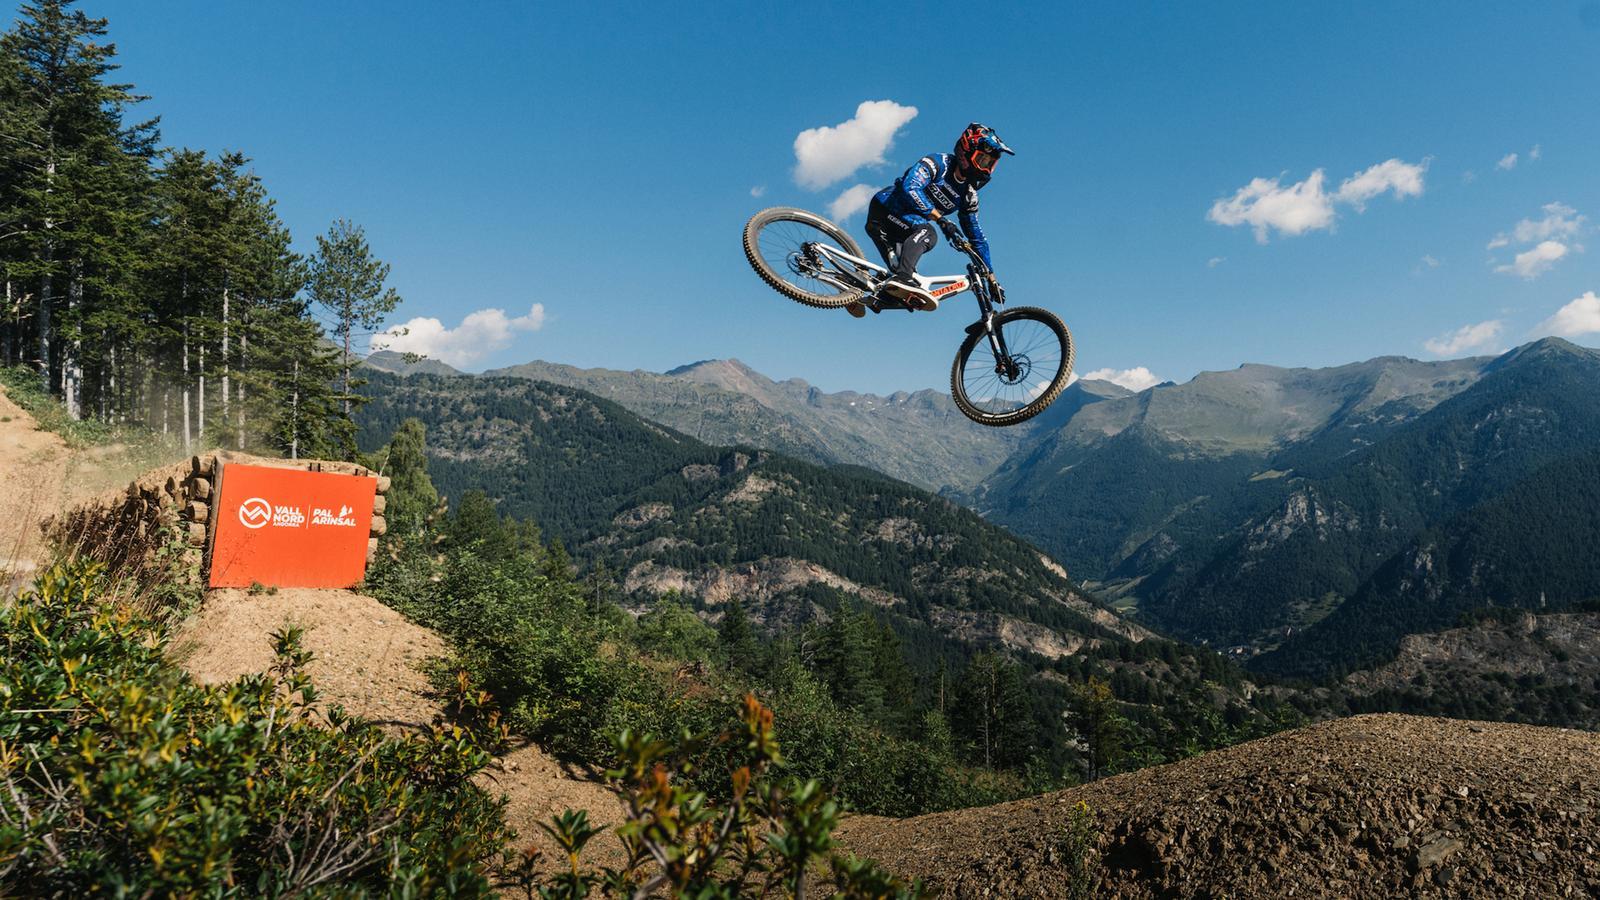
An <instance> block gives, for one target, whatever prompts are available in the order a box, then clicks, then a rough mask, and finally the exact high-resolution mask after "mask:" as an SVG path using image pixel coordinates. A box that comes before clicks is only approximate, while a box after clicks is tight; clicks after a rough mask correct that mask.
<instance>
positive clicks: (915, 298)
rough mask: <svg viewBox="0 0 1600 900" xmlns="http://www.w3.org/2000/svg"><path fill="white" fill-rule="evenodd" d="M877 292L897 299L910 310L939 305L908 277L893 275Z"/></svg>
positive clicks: (925, 290)
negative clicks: (903, 302) (879, 291)
mask: <svg viewBox="0 0 1600 900" xmlns="http://www.w3.org/2000/svg"><path fill="white" fill-rule="evenodd" d="M879 290H881V291H883V292H884V293H885V294H888V295H889V296H891V297H899V298H900V299H901V300H903V301H905V304H906V305H907V306H909V307H911V308H912V309H932V308H933V307H935V306H938V305H939V301H937V300H935V299H933V295H932V294H930V293H928V291H927V289H925V288H924V287H923V286H922V285H920V284H917V282H916V281H915V280H914V279H913V278H912V277H911V276H910V275H898V274H897V275H894V276H892V277H890V279H889V280H888V281H885V282H884V283H883V287H881V288H879Z"/></svg>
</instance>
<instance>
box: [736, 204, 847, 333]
mask: <svg viewBox="0 0 1600 900" xmlns="http://www.w3.org/2000/svg"><path fill="white" fill-rule="evenodd" d="M818 243H828V244H832V245H833V246H835V247H837V248H838V249H840V250H843V251H844V252H846V253H848V254H850V255H851V256H860V255H861V248H860V247H858V246H856V242H855V241H853V240H851V239H850V235H848V234H845V233H844V230H843V229H841V228H840V227H839V226H837V225H835V224H833V223H832V222H830V221H828V220H827V219H824V218H823V217H821V216H819V215H817V214H815V213H809V212H806V211H805V210H803V209H790V208H788V207H782V206H778V207H773V208H772V209H763V210H762V211H761V212H758V213H756V214H755V215H754V216H751V217H750V221H749V222H747V223H745V226H744V255H745V258H746V259H748V260H750V265H751V267H752V268H754V269H755V270H756V274H757V275H760V276H761V280H762V281H765V282H766V283H767V284H769V285H771V286H772V287H773V288H774V289H776V290H777V292H778V293H780V294H782V295H784V296H785V297H788V298H789V299H790V300H795V301H798V302H800V303H804V304H805V305H807V306H816V307H819V308H821V309H838V308H839V307H841V306H844V305H845V304H846V303H849V302H850V301H852V300H859V299H861V295H862V292H861V291H859V290H855V289H853V288H842V287H839V286H838V285H835V284H830V283H828V282H826V281H823V280H821V279H820V278H818V277H817V276H818V275H821V274H823V273H824V272H825V268H826V264H825V263H824V262H823V260H822V259H821V258H820V257H819V256H818V255H817V254H815V253H814V252H808V247H809V245H813V244H818Z"/></svg>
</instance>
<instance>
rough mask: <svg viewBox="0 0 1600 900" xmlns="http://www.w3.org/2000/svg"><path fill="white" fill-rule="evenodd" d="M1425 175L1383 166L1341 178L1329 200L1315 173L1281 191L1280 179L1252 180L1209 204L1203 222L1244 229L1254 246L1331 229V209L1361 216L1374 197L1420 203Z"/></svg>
mask: <svg viewBox="0 0 1600 900" xmlns="http://www.w3.org/2000/svg"><path fill="white" fill-rule="evenodd" d="M1427 169H1428V161H1427V160H1423V161H1422V162H1420V163H1408V162H1402V161H1400V160H1398V159H1389V160H1385V161H1383V162H1381V163H1378V164H1377V165H1375V166H1371V167H1370V168H1367V169H1365V170H1363V171H1360V172H1357V173H1356V174H1354V175H1352V176H1350V177H1349V178H1346V179H1345V180H1344V181H1343V182H1342V183H1341V184H1340V185H1339V189H1338V190H1337V191H1334V192H1333V193H1331V194H1330V193H1328V192H1327V191H1325V190H1323V183H1324V181H1325V180H1326V175H1325V173H1324V172H1323V170H1321V169H1318V170H1316V171H1315V172H1312V173H1311V175H1310V177H1308V178H1306V180H1304V181H1297V182H1295V183H1294V184H1291V185H1289V186H1288V187H1284V186H1283V184H1282V176H1281V175H1280V176H1279V177H1277V178H1254V179H1251V181H1250V183H1249V184H1247V185H1245V186H1244V187H1242V188H1240V189H1239V190H1238V191H1236V192H1235V193H1234V195H1233V196H1232V197H1227V198H1224V199H1220V200H1217V201H1216V202H1215V203H1213V204H1211V209H1210V211H1209V212H1207V213H1206V218H1207V219H1210V220H1211V221H1213V222H1216V223H1217V224H1218V225H1229V226H1233V225H1249V226H1250V227H1251V229H1252V230H1254V232H1255V236H1256V240H1257V241H1258V242H1260V243H1263V244H1265V243H1266V242H1267V238H1268V236H1269V235H1270V234H1271V232H1272V231H1273V230H1276V231H1277V232H1278V233H1279V234H1283V235H1291V236H1293V235H1299V234H1305V233H1306V232H1308V231H1320V230H1322V229H1325V228H1332V227H1333V223H1334V220H1335V219H1336V218H1337V216H1336V214H1335V210H1334V206H1335V204H1345V205H1348V206H1351V207H1353V208H1354V209H1355V211H1356V212H1362V211H1364V210H1365V209H1366V204H1367V201H1368V200H1371V199H1373V198H1374V197H1377V196H1379V195H1380V194H1384V193H1393V194H1394V195H1395V197H1397V198H1401V199H1403V198H1405V197H1420V196H1421V195H1422V190H1423V176H1424V174H1425V173H1426V172H1427Z"/></svg>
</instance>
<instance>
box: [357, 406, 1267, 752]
mask: <svg viewBox="0 0 1600 900" xmlns="http://www.w3.org/2000/svg"><path fill="white" fill-rule="evenodd" d="M365 391H366V392H367V394H368V395H369V396H370V397H371V398H372V399H371V402H370V403H368V404H366V405H365V406H364V408H363V410H362V412H361V414H360V417H361V421H362V425H363V436H362V440H363V444H364V445H366V446H375V445H376V444H378V443H380V442H381V441H383V440H384V439H385V438H386V437H387V436H388V435H389V434H390V433H392V432H393V430H394V429H395V428H396V427H397V426H398V425H399V423H400V422H401V421H402V420H403V419H404V418H406V417H417V418H419V419H421V420H422V421H423V422H424V423H426V425H427V427H428V447H429V454H430V460H429V465H430V470H431V471H432V473H433V478H434V481H435V483H436V484H437V485H438V486H439V489H440V491H441V492H442V493H444V494H446V495H448V496H450V497H451V498H452V499H458V498H460V497H462V496H463V494H464V493H465V492H466V491H468V490H473V489H478V490H483V491H485V492H487V493H488V494H489V496H490V497H492V498H494V499H495V500H497V501H498V505H499V509H500V511H501V512H502V513H504V514H509V515H512V516H515V517H517V518H519V519H524V520H531V521H533V522H536V523H537V524H538V525H539V526H540V528H542V529H543V530H544V532H545V533H546V535H547V536H550V535H553V536H556V537H559V538H560V539H562V540H563V541H564V542H565V543H566V544H567V546H568V547H569V548H571V550H572V552H573V553H575V554H576V555H578V556H579V557H581V558H584V559H586V560H590V561H596V562H602V563H604V564H605V565H606V566H608V567H609V568H610V569H612V570H613V571H616V572H617V573H618V580H619V582H620V584H621V587H622V588H623V590H624V592H625V594H626V595H627V596H626V597H625V598H624V599H625V602H630V603H634V604H639V605H641V606H644V607H648V606H649V605H650V604H652V603H654V602H656V600H657V598H659V597H660V596H662V595H670V594H676V595H678V596H681V597H684V598H686V599H688V600H690V601H692V602H693V603H694V604H695V605H696V606H698V607H700V608H702V609H704V610H705V614H706V615H707V616H708V617H713V618H714V617H716V616H720V615H721V614H722V611H723V610H724V609H725V608H726V604H727V603H728V602H729V601H730V600H733V599H738V600H740V601H741V602H742V603H743V604H745V605H746V606H747V607H748V608H749V609H750V613H751V617H752V618H753V619H755V620H756V621H757V622H760V623H763V624H764V626H765V628H766V629H767V630H769V631H770V632H772V633H775V634H778V635H790V636H797V635H799V634H800V633H801V631H802V630H803V629H804V628H805V627H807V626H808V625H817V624H820V623H824V622H827V621H829V620H830V619H832V618H834V617H836V616H838V615H839V614H841V613H842V612H848V611H851V610H863V611H867V612H870V614H871V615H872V616H873V617H875V618H876V619H878V620H879V621H881V622H883V623H885V624H886V625H888V626H890V627H892V628H893V630H894V631H895V633H896V634H898V636H899V640H900V642H901V643H902V645H903V646H904V647H905V648H906V656H907V658H908V659H909V660H912V661H913V663H914V665H915V666H916V668H917V669H918V671H919V673H920V674H921V675H922V676H924V677H926V678H929V679H932V682H934V683H937V680H938V678H939V672H940V670H941V666H943V667H946V668H948V669H949V670H950V671H954V670H956V669H957V668H959V667H960V666H962V665H963V664H964V662H965V660H967V659H968V658H969V657H971V656H972V654H974V653H976V652H978V651H980V650H983V649H985V648H1004V649H1006V650H1007V651H1009V653H1010V654H1011V655H1013V656H1014V657H1015V658H1017V659H1018V660H1020V661H1022V663H1023V665H1024V666H1025V668H1026V671H1027V672H1028V673H1029V675H1030V677H1029V678H1028V679H1027V686H1026V692H1027V694H1028V695H1029V696H1030V697H1032V698H1033V699H1032V700H1030V701H1028V702H1029V703H1030V704H1031V705H1033V706H1034V708H1035V711H1036V717H1037V720H1038V721H1039V722H1040V723H1042V724H1041V727H1042V728H1044V729H1046V731H1047V732H1048V733H1049V736H1048V737H1046V738H1042V739H1041V740H1043V741H1044V742H1045V743H1046V744H1047V745H1053V746H1062V745H1063V744H1064V743H1065V742H1069V741H1071V740H1074V738H1072V737H1071V736H1070V735H1069V734H1066V733H1064V732H1063V729H1064V728H1067V727H1068V724H1067V723H1066V722H1064V720H1063V718H1062V716H1061V714H1060V713H1061V711H1062V710H1063V709H1064V708H1065V706H1066V704H1067V702H1068V698H1069V695H1070V694H1071V692H1072V691H1073V690H1075V689H1076V688H1074V687H1073V686H1074V685H1077V686H1082V685H1083V684H1085V683H1086V682H1087V680H1088V679H1089V678H1090V677H1091V676H1093V677H1098V678H1101V679H1103V681H1104V683H1105V684H1106V685H1108V686H1109V688H1110V690H1111V691H1112V692H1114V695H1115V696H1116V697H1117V698H1119V699H1120V700H1122V701H1124V702H1125V703H1127V704H1136V705H1130V706H1128V707H1126V709H1127V710H1128V711H1129V714H1130V715H1133V716H1134V717H1135V718H1136V719H1137V720H1138V722H1137V725H1138V728H1140V729H1144V730H1145V732H1146V733H1147V735H1156V736H1153V737H1148V738H1147V739H1148V740H1150V741H1152V742H1154V743H1155V744H1158V745H1159V746H1160V747H1163V748H1165V749H1161V750H1158V751H1156V752H1158V753H1170V752H1176V747H1177V746H1178V745H1179V744H1182V743H1183V742H1184V741H1193V742H1195V743H1194V744H1193V746H1206V745H1214V744H1215V743H1217V742H1219V741H1221V740H1222V737H1221V736H1222V735H1223V734H1224V733H1225V732H1227V733H1233V732H1229V729H1240V728H1243V729H1250V728H1265V727H1268V726H1267V724H1266V723H1267V718H1265V717H1264V716H1265V715H1266V714H1265V713H1263V712H1262V711H1261V710H1258V709H1257V704H1258V703H1260V702H1263V701H1267V700H1268V698H1267V697H1266V696H1265V695H1260V694H1256V693H1254V689H1253V687H1252V686H1251V685H1249V684H1247V683H1245V682H1244V680H1243V679H1242V677H1241V673H1240V672H1239V670H1237V669H1236V668H1234V667H1232V666H1230V665H1229V664H1227V663H1225V662H1224V661H1223V660H1221V659H1220V658H1219V657H1218V656H1217V655H1216V654H1214V653H1211V652H1209V651H1204V650H1198V649H1195V648H1191V647H1186V646H1183V645H1180V644H1176V643H1173V642H1170V641H1167V640H1165V639H1162V638H1160V637H1157V636H1155V635H1153V634H1151V633H1150V632H1149V631H1147V630H1145V629H1144V628H1142V627H1139V626H1137V625H1134V624H1132V623H1130V622H1128V621H1126V620H1124V619H1122V618H1121V617H1119V616H1117V615H1115V614H1114V613H1112V612H1110V611H1108V610H1106V609H1105V608H1104V607H1102V606H1100V605H1099V604H1098V602H1096V601H1094V600H1093V599H1092V598H1090V597H1088V596H1086V595H1084V594H1083V593H1082V592H1081V591H1079V590H1078V589H1077V587H1076V586H1075V585H1074V584H1073V582H1072V581H1070V580H1069V579H1068V578H1067V573H1066V572H1065V570H1063V569H1061V568H1060V567H1059V566H1057V565H1056V564H1055V563H1053V562H1052V561H1051V560H1049V559H1048V558H1047V557H1045V556H1044V555H1043V554H1042V553H1041V552H1040V551H1039V550H1037V549H1036V548H1034V547H1032V546H1031V545H1029V544H1027V543H1026V542H1024V541H1022V540H1020V539H1018V538H1016V537H1015V536H1013V535H1011V534H1009V533H1008V532H1006V531H1004V530H1003V529H1001V528H998V527H996V526H994V525H991V524H989V523H987V522H985V521H984V520H983V519H981V518H980V517H978V516H977V515H976V514H974V513H972V512H971V511H970V510H967V509H965V508H963V507H960V506H958V505H956V504H954V503H952V502H950V501H948V500H946V499H944V498H941V497H938V496H935V495H932V494H929V493H927V492H925V491H922V490H920V489H918V488H915V487H913V486H911V485H907V484H905V483H902V482H897V481H894V480H892V479H889V478H886V477H884V476H883V475H880V474H878V473H876V472H872V471H870V470H867V469H864V468H859V467H835V468H831V469H828V468H823V467H820V466H817V465H814V464H811V463H806V462H801V461H799V460H795V459H791V458H788V457H784V456H782V455H779V454H773V453H768V452H764V451H760V450H756V449H753V448H718V447H712V446H709V445H707V444H703V443H701V442H699V441H696V440H694V439H693V438H689V437H687V436H684V435H682V434H679V433H677V432H674V431H671V430H669V429H666V428H663V427H660V426H657V425H654V424H652V423H649V422H646V421H644V420H642V419H640V418H639V417H638V416H636V415H634V414H632V413H630V412H628V411H627V410H625V409H623V408H622V407H620V406H618V405H616V404H614V403H611V402H610V401H607V400H604V399H602V398H599V397H596V396H594V395H592V394H588V393H585V392H583V391H579V390H574V389H571V388H565V387H560V386H557V385H552V384H549V383H544V382H535V381H529V380H526V379H517V378H489V377H479V378H466V377H458V378H444V377H437V376H429V375H416V376H411V377H408V378H404V379H402V378H398V377H395V376H392V375H384V374H374V375H373V376H372V380H371V383H370V384H369V385H368V386H367V387H366V388H365ZM852 614H854V613H852ZM1109 696H1110V694H1108V697H1109ZM1268 705H1269V706H1271V705H1273V704H1272V703H1270V702H1269V703H1268ZM1252 723H1254V724H1252Z"/></svg>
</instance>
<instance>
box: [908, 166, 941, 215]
mask: <svg viewBox="0 0 1600 900" xmlns="http://www.w3.org/2000/svg"><path fill="white" fill-rule="evenodd" d="M938 174H939V166H938V164H937V163H936V162H935V161H934V158H933V157H931V156H924V157H923V158H921V159H919V160H917V164H916V165H914V166H912V167H911V168H910V169H908V170H907V171H906V174H905V177H903V178H901V179H900V192H901V193H903V194H904V195H905V196H906V199H907V200H909V201H910V202H911V212H909V213H906V214H904V215H902V216H901V217H900V218H902V219H905V220H906V221H907V222H908V223H910V224H912V225H917V224H920V223H921V222H922V221H923V220H925V219H937V218H938V217H939V211H938V210H936V209H934V207H933V203H932V201H930V200H929V199H928V193H927V191H928V185H929V184H930V183H931V182H932V181H933V179H934V176H936V175H938Z"/></svg>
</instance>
